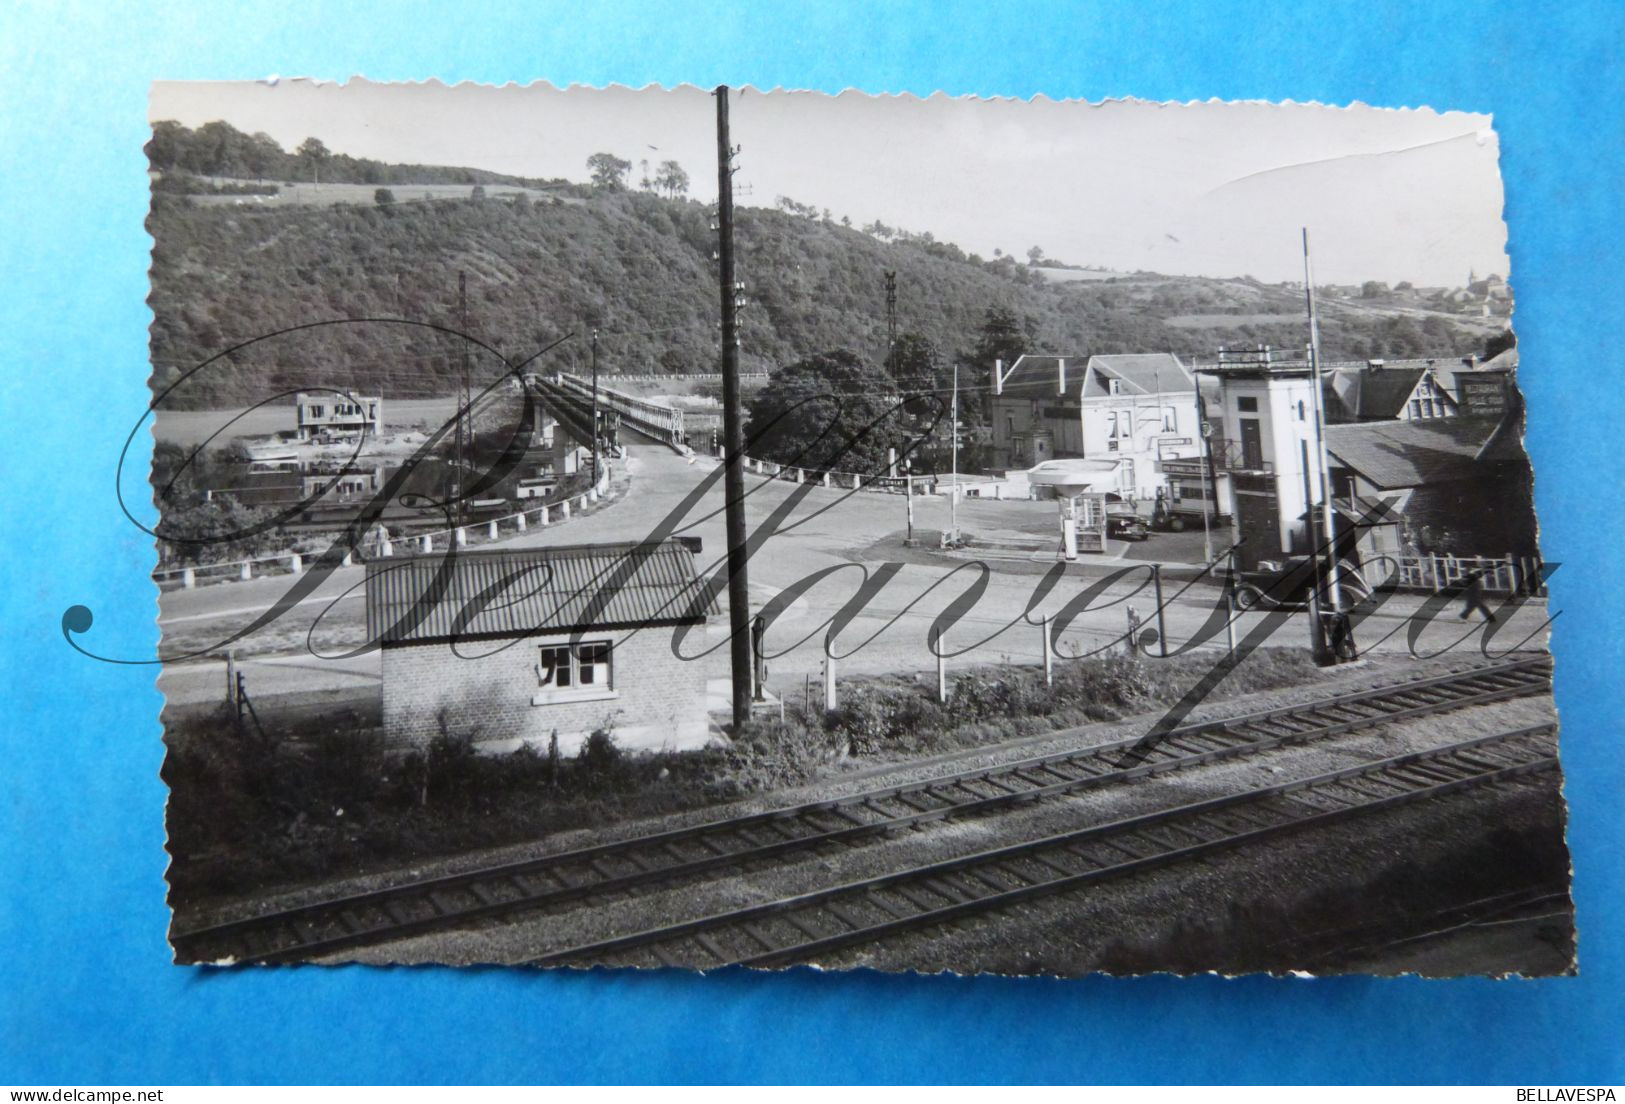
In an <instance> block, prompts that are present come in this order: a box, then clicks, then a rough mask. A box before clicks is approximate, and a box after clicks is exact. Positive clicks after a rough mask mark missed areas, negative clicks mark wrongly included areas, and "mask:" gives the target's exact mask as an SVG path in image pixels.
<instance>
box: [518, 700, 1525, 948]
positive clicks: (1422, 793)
mask: <svg viewBox="0 0 1625 1104" xmlns="http://www.w3.org/2000/svg"><path fill="white" fill-rule="evenodd" d="M1556 752H1557V745H1556V726H1555V725H1551V724H1545V725H1537V726H1534V727H1531V728H1522V729H1516V730H1513V731H1509V732H1501V733H1496V734H1494V735H1491V736H1479V737H1475V738H1473V739H1470V740H1462V741H1459V742H1457V743H1453V744H1449V745H1446V746H1444V747H1441V748H1435V749H1431V750H1428V751H1420V752H1412V753H1409V754H1406V755H1399V756H1394V757H1391V758H1387V759H1380V760H1376V761H1373V762H1369V763H1363V764H1361V765H1359V766H1355V767H1348V768H1345V769H1343V770H1338V771H1333V772H1329V773H1326V774H1319V775H1315V776H1312V777H1309V778H1300V779H1296V780H1294V781H1291V782H1285V783H1276V784H1272V785H1269V786H1263V787H1259V788H1257V789H1253V790H1248V791H1245V792H1242V793H1237V794H1232V795H1228V796H1225V797H1219V798H1213V799H1209V800H1206V801H1199V802H1194V803H1191V804H1187V805H1182V806H1178V807H1176V808H1172V809H1163V810H1159V811H1157V812H1153V813H1146V814H1143V815H1140V816H1134V817H1129V818H1126V819H1123V820H1119V821H1115V822H1113V823H1110V824H1101V825H1095V826H1093V827H1089V828H1085V829H1083V830H1081V831H1075V832H1067V833H1064V834H1061V835H1055V836H1050V837H1048V838H1046V839H1041V840H1035V841H1031V842H1027V843H1021V844H1017V845H1014V846H1010V847H1001V848H996V849H994V850H989V851H984V852H980V853H978V854H974V855H966V856H961V857H959V858H955V859H950V860H948V861H946V862H936V863H929V864H926V865H923V866H918V867H915V868H913V869H911V870H905V871H900V872H896V873H892V874H887V875H883V876H881V877H877V878H866V879H862V880H860V881H854V882H848V883H846V884H845V885H840V886H834V887H832V888H829V889H823V890H818V891H816V892H813V893H806V894H802V895H799V896H795V897H789V898H785V899H783V900H778V901H772V902H769V903H766V904H761V905H755V906H751V907H748V908H741V909H736V910H732V911H729V912H725V913H719V914H716V915H713V916H707V917H703V918H701V919H697V920H690V921H686V922H683V923H679V924H673V925H669V926H664V927H658V928H651V929H649V930H646V931H642V932H637V933H634V934H631V935H626V936H621V937H617V938H614V939H606V940H602V941H599V942H595V943H589V944H584V945H580V946H576V947H571V948H568V949H565V950H561V951H558V952H555V953H552V954H549V955H546V956H543V957H541V958H538V959H535V960H533V964H534V965H542V966H563V965H582V966H586V965H604V966H645V967H658V966H680V967H688V968H693V969H717V968H720V967H723V966H755V967H774V966H788V965H793V964H796V963H805V962H809V961H816V960H817V956H819V955H821V954H827V953H829V952H833V951H840V950H843V949H846V948H849V947H853V946H858V945H863V944H872V943H874V942H877V941H879V940H883V939H886V938H888V937H890V936H894V935H898V934H901V933H905V932H913V931H919V930H922V929H927V928H933V927H936V926H938V925H941V924H945V923H949V922H952V921H957V920H964V919H966V918H969V917H973V916H980V915H982V914H984V913H987V912H990V911H993V910H996V909H1000V908H1005V907H1008V906H1010V905H1014V904H1018V903H1020V902H1024V901H1030V900H1033V899H1034V898H1038V897H1043V896H1048V895H1051V894H1055V893H1060V892H1064V891H1067V890H1072V889H1078V888H1080V887H1083V886H1086V885H1090V884H1092V883H1096V882H1101V881H1105V880H1107V879H1110V878H1117V877H1122V876H1124V875H1127V874H1133V873H1137V872H1139V871H1142V870H1148V869H1151V868H1154V867H1159V866H1165V865H1167V864H1170V863H1174V862H1178V861H1180V860H1184V859H1191V858H1196V857H1198V856H1202V855H1208V854H1212V853H1214V852H1217V851H1221V850H1226V849H1230V848H1234V847H1238V846H1240V845H1242V844H1246V843H1253V842H1256V841H1259V840H1263V839H1267V838H1270V837H1274V836H1280V835H1285V834H1289V833H1294V832H1301V831H1304V830H1307V829H1310V828H1315V827H1319V826H1322V825H1326V824H1330V823H1333V822H1335V821H1340V820H1346V819H1349V818H1351V817H1354V816H1358V815H1364V814H1369V813H1373V812H1376V811H1378V810H1381V809H1389V808H1393V807H1395V806H1398V805H1403V804H1410V803H1413V802H1416V801H1420V800H1423V799H1428V798H1434V797H1438V796H1440V795H1443V794H1446V793H1451V792H1456V791H1460V790H1465V789H1469V788H1473V787H1477V786H1482V785H1488V784H1493V783H1497V782H1505V781H1508V780H1510V779H1513V778H1516V777H1520V776H1524V775H1529V774H1533V773H1536V772H1539V771H1544V770H1551V769H1554V768H1556V766H1557V754H1556Z"/></svg>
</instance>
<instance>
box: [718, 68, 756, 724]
mask: <svg viewBox="0 0 1625 1104" xmlns="http://www.w3.org/2000/svg"><path fill="white" fill-rule="evenodd" d="M716 97H717V260H718V262H719V267H720V269H721V273H720V282H721V292H722V300H721V306H722V433H723V447H724V449H726V452H727V460H726V462H725V467H724V468H723V472H722V494H723V514H724V519H725V522H726V532H727V538H728V623H729V627H730V629H731V632H730V635H729V638H728V642H729V658H730V660H731V661H732V673H733V722H734V729H735V731H738V730H739V729H740V728H742V727H743V726H744V724H745V722H746V721H748V720H749V719H750V699H751V667H752V656H751V646H750V645H751V640H750V585H749V582H748V580H747V578H746V575H745V566H746V563H747V561H748V559H749V550H748V548H747V546H746V540H747V537H746V535H745V426H744V422H743V420H742V419H741V417H740V411H739V319H738V309H739V304H738V295H739V289H738V288H737V287H736V286H735V283H734V194H733V175H734V165H733V159H734V148H733V146H732V145H731V144H730V143H729V138H728V86H727V85H725V84H719V85H717V90H716Z"/></svg>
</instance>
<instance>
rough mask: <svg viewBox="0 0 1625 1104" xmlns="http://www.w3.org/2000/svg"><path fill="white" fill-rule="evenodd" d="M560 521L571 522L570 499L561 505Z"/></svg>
mask: <svg viewBox="0 0 1625 1104" xmlns="http://www.w3.org/2000/svg"><path fill="white" fill-rule="evenodd" d="M559 519H560V520H561V521H569V520H570V500H569V499H565V500H564V501H563V502H561V503H559Z"/></svg>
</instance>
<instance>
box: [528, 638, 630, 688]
mask: <svg viewBox="0 0 1625 1104" xmlns="http://www.w3.org/2000/svg"><path fill="white" fill-rule="evenodd" d="M613 654H614V646H613V645H612V644H611V643H610V642H609V641H607V640H584V641H582V642H581V643H580V644H543V645H541V646H540V647H539V648H538V649H537V663H536V677H537V680H538V683H539V685H540V686H541V688H542V690H543V691H551V692H553V693H554V694H556V695H570V696H575V695H577V694H594V693H608V692H610V691H612V690H614V688H615V687H614V674H613V671H612V666H613V664H612V658H611V657H612V656H613Z"/></svg>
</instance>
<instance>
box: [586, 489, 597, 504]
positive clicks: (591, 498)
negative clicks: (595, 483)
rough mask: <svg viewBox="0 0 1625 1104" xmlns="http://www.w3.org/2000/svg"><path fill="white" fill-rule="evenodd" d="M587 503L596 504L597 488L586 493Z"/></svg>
mask: <svg viewBox="0 0 1625 1104" xmlns="http://www.w3.org/2000/svg"><path fill="white" fill-rule="evenodd" d="M587 501H588V502H597V501H598V488H597V487H594V488H592V489H591V490H590V491H588V492H587Z"/></svg>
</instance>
